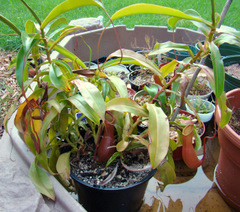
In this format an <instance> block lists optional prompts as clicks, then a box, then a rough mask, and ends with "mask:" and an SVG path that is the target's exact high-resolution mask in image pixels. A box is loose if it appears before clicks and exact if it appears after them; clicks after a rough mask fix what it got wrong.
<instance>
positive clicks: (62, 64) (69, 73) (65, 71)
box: [52, 60, 73, 80]
mask: <svg viewBox="0 0 240 212" xmlns="http://www.w3.org/2000/svg"><path fill="white" fill-rule="evenodd" d="M52 62H54V63H55V64H57V65H58V66H59V67H61V71H62V74H63V75H64V77H66V78H67V79H68V80H70V79H71V78H72V76H73V72H72V69H71V67H70V66H69V65H68V64H67V63H66V62H65V61H61V60H54V61H52Z"/></svg>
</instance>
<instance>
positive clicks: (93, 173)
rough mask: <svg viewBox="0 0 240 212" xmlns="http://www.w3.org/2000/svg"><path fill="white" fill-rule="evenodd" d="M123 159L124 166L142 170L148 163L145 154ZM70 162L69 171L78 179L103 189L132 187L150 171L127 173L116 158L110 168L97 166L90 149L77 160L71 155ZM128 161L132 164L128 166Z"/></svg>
mask: <svg viewBox="0 0 240 212" xmlns="http://www.w3.org/2000/svg"><path fill="white" fill-rule="evenodd" d="M91 146H92V145H91ZM124 157H125V160H124V161H125V162H124V164H125V165H127V166H128V167H134V168H138V169H142V168H143V167H144V166H145V165H146V164H148V163H149V158H148V156H147V154H144V153H143V152H139V151H138V152H135V153H134V152H131V153H129V154H126V155H125V156H124ZM71 160H72V162H71V170H72V172H73V173H74V174H75V175H76V176H78V178H79V179H81V180H82V181H84V182H86V183H89V184H91V185H94V186H101V187H105V188H117V187H125V186H129V185H132V184H134V183H136V182H139V181H141V180H142V179H143V178H145V177H146V176H147V175H148V173H149V171H150V169H148V170H146V171H137V172H135V171H129V170H127V169H126V168H125V167H123V165H122V163H121V161H120V159H119V158H117V159H116V160H115V161H114V162H113V163H112V164H111V165H110V166H108V167H106V164H105V163H102V164H99V163H97V162H96V161H95V160H94V156H93V150H92V148H90V149H88V150H85V153H84V154H82V155H80V157H79V158H78V157H77V154H75V155H72V159H71ZM128 161H134V162H133V164H128ZM125 165H124V166H125ZM116 167H117V168H116ZM116 170H117V171H116ZM115 171H116V173H115Z"/></svg>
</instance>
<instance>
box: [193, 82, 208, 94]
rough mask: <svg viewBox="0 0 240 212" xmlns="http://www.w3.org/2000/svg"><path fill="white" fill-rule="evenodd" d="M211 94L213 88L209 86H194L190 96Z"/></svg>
mask: <svg viewBox="0 0 240 212" xmlns="http://www.w3.org/2000/svg"><path fill="white" fill-rule="evenodd" d="M210 92H211V88H210V87H209V86H208V85H206V84H205V85H203V86H202V85H200V86H195V87H194V86H193V87H192V89H191V90H190V93H189V94H190V95H195V96H198V95H206V94H208V93H210Z"/></svg>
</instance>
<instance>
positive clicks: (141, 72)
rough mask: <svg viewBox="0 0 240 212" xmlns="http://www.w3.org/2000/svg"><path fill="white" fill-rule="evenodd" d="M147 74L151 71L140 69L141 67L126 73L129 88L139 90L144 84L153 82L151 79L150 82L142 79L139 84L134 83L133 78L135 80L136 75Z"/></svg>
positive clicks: (148, 84)
mask: <svg viewBox="0 0 240 212" xmlns="http://www.w3.org/2000/svg"><path fill="white" fill-rule="evenodd" d="M148 74H150V75H151V74H152V73H151V72H150V71H148V70H144V71H142V69H139V70H136V71H133V72H131V73H130V74H129V75H128V81H129V83H130V85H131V88H132V89H133V90H135V91H140V90H142V89H143V87H144V86H145V85H146V86H150V85H151V83H154V82H153V81H152V82H151V81H147V80H142V81H141V84H140V83H138V84H136V83H135V82H134V80H135V78H136V77H138V76H142V77H144V76H147V75H148Z"/></svg>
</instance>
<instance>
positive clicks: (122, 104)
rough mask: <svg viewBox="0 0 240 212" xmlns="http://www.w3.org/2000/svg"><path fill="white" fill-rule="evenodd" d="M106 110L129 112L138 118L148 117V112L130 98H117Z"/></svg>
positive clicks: (109, 103) (107, 105) (108, 103)
mask: <svg viewBox="0 0 240 212" xmlns="http://www.w3.org/2000/svg"><path fill="white" fill-rule="evenodd" d="M106 110H114V111H119V112H129V113H133V114H135V115H137V116H142V117H147V116H148V111H147V110H146V109H145V108H144V107H142V106H139V105H138V104H137V103H136V102H134V101H133V100H132V99H129V98H122V97H120V98H115V99H112V100H110V101H109V102H107V103H106Z"/></svg>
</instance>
